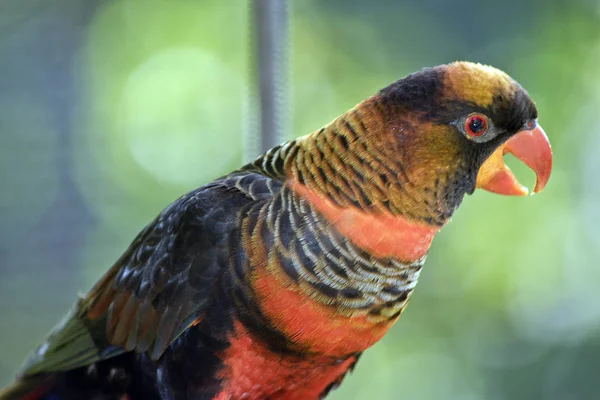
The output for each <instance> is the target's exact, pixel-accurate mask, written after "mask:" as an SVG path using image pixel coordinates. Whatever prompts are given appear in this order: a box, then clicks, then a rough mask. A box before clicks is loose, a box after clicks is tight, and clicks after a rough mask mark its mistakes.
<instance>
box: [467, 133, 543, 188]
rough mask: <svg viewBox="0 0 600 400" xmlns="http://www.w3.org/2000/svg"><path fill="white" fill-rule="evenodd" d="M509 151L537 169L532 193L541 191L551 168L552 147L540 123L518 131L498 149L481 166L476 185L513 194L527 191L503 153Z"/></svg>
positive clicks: (533, 168)
mask: <svg viewBox="0 0 600 400" xmlns="http://www.w3.org/2000/svg"><path fill="white" fill-rule="evenodd" d="M506 153H512V154H513V155H514V156H515V157H517V158H518V159H519V160H521V161H523V162H524V163H525V164H526V165H527V166H528V167H529V168H531V169H532V170H533V171H534V172H535V175H536V183H535V188H534V189H533V193H539V192H541V191H542V189H544V186H546V183H547V182H548V179H550V172H551V171H552V148H551V147H550V142H549V141H548V137H547V136H546V133H545V132H544V130H543V129H542V127H541V126H538V127H536V128H535V129H533V130H524V131H521V132H519V133H517V134H516V135H514V136H513V137H511V138H510V139H508V140H507V141H506V142H505V143H504V144H503V145H502V146H500V147H499V148H498V149H496V151H494V152H493V153H492V155H491V156H489V158H488V159H487V160H485V162H484V163H483V165H482V166H481V168H480V169H479V173H478V174H477V187H478V188H481V189H485V190H487V191H489V192H493V193H499V194H505V195H511V196H525V195H527V193H528V190H527V188H526V187H525V186H523V185H521V184H520V183H519V181H517V178H515V176H514V174H513V173H512V171H511V170H510V168H508V166H507V165H506V164H505V163H504V159H503V156H504V155H505V154H506ZM533 193H532V194H533Z"/></svg>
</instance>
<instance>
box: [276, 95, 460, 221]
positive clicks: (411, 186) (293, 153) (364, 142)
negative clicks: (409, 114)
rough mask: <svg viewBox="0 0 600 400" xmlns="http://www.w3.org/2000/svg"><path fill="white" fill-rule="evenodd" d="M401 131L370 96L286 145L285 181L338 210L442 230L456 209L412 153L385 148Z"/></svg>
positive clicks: (388, 146)
mask: <svg viewBox="0 0 600 400" xmlns="http://www.w3.org/2000/svg"><path fill="white" fill-rule="evenodd" d="M395 124H396V125H395ZM402 130H403V129H402V126H401V125H397V121H394V122H393V123H390V122H389V110H387V109H386V108H385V107H384V105H382V104H381V101H380V99H379V98H378V97H373V98H371V99H368V100H366V101H365V102H363V103H361V104H359V105H358V106H356V107H355V108H354V109H352V110H350V111H349V112H347V113H346V114H344V115H342V116H341V117H339V118H337V119H336V120H334V121H333V122H331V123H330V124H329V125H327V126H325V127H324V128H322V129H320V130H319V131H316V132H314V133H312V134H310V135H307V136H304V137H302V138H299V139H297V140H295V141H292V142H288V144H286V146H285V150H286V154H285V158H284V159H283V161H282V162H281V163H282V165H283V169H284V171H285V175H286V176H287V177H288V178H291V179H293V180H294V181H297V182H298V183H300V184H302V185H304V186H306V187H307V188H308V189H310V190H311V191H314V192H316V193H318V194H320V195H322V196H324V197H326V198H327V199H328V200H330V201H331V202H332V203H333V204H334V205H335V206H337V207H342V208H344V207H355V208H357V209H359V210H361V211H364V212H366V213H368V214H378V215H379V214H383V215H389V216H402V217H405V218H407V219H408V220H410V221H414V222H418V223H425V224H428V225H433V226H437V227H441V226H443V225H444V224H445V223H446V222H447V221H448V220H449V219H450V216H451V214H452V211H453V210H454V208H455V206H453V205H446V204H444V203H443V193H442V192H443V191H441V190H439V189H440V188H438V187H436V185H438V184H439V183H440V182H439V181H436V177H435V176H434V175H435V173H436V172H437V171H436V170H431V171H427V170H426V171H423V167H422V166H421V167H419V168H420V169H418V170H417V169H416V167H413V165H415V164H418V163H415V162H413V161H414V160H412V158H411V154H410V153H411V149H402V148H400V149H391V148H390V144H389V143H390V142H391V140H389V135H390V134H398V135H402V134H403V132H402ZM407 139H410V138H407ZM407 143H410V140H407ZM440 199H441V200H440Z"/></svg>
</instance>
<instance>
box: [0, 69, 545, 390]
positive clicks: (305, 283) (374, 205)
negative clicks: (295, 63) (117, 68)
mask: <svg viewBox="0 0 600 400" xmlns="http://www.w3.org/2000/svg"><path fill="white" fill-rule="evenodd" d="M537 117H538V115H537V110H536V107H535V105H534V103H533V101H532V100H531V99H530V97H529V95H528V94H527V92H526V91H525V90H524V89H523V88H522V87H521V86H520V85H519V84H518V83H517V82H515V81H514V80H513V79H512V78H510V77H509V76H508V75H506V74H505V73H504V72H501V71H499V70H497V69H495V68H492V67H488V66H483V65H479V64H473V63H468V62H456V63H453V64H448V65H441V66H437V67H434V68H427V69H424V70H422V71H420V72H417V73H415V74H412V75H409V76H407V77H405V78H404V79H401V80H399V81H397V82H395V83H393V84H392V85H390V86H388V87H386V88H384V89H383V90H381V91H380V92H379V93H377V94H376V95H374V96H372V97H370V98H368V99H367V100H365V101H363V102H361V103H360V104H358V105H357V106H356V107H354V108H353V109H351V110H350V111H348V112H347V113H345V114H344V115H342V116H340V117H339V118H337V119H335V120H334V121H333V122H331V123H330V124H328V125H327V126H325V127H324V128H322V129H320V130H318V131H316V132H314V133H312V134H309V135H306V136H303V137H300V138H298V139H296V140H292V141H289V142H286V143H284V144H282V145H280V146H277V147H275V148H273V149H271V150H269V151H267V152H266V153H265V154H263V155H262V156H260V157H259V158H257V159H256V161H254V162H253V163H251V164H248V165H246V166H243V167H241V168H240V169H238V170H236V171H233V172H231V173H230V174H228V175H225V176H223V177H221V178H218V179H216V180H214V181H213V182H211V183H209V184H207V185H205V186H202V187H200V188H198V189H196V190H194V191H192V192H190V193H188V194H186V195H184V196H182V197H180V198H179V199H177V200H175V202H173V203H172V204H171V205H169V206H168V207H167V208H166V209H164V210H163V211H162V212H161V213H160V214H159V215H158V216H157V217H156V218H155V219H154V221H152V222H150V224H148V225H147V226H146V227H145V228H144V229H143V230H142V231H141V232H140V233H139V234H138V236H137V237H136V238H135V239H134V240H133V242H132V243H131V245H130V246H129V248H128V249H127V250H126V251H125V253H124V254H123V255H122V256H121V258H119V259H118V260H117V261H116V263H115V264H114V265H113V266H112V267H111V268H110V269H109V270H108V271H107V272H106V273H105V275H104V276H103V277H102V278H101V279H100V280H99V281H98V283H97V284H96V285H95V286H94V287H93V288H92V289H91V290H90V291H89V292H88V293H87V295H85V297H83V298H81V299H79V301H77V303H76V304H75V306H74V308H73V309H72V310H71V312H70V313H69V314H68V315H67V316H66V317H65V318H64V319H63V321H62V322H61V323H60V324H59V325H58V326H57V327H56V328H55V330H54V331H53V332H52V333H51V334H50V335H49V337H48V339H47V340H46V342H45V343H44V344H42V345H41V346H40V347H39V348H38V349H37V350H36V351H35V352H34V353H33V354H32V355H31V357H30V358H29V360H28V361H27V362H26V364H25V366H24V368H23V370H22V372H21V374H20V376H19V377H18V379H17V381H16V383H15V384H13V386H11V387H9V388H7V389H5V391H4V392H2V393H0V399H28V400H36V399H47V400H50V399H53V400H67V399H92V398H93V399H129V400H136V399H144V400H152V399H218V400H224V399H241V398H244V399H250V400H252V399H267V398H268V399H318V398H323V397H324V396H326V395H327V393H328V392H329V391H330V390H331V389H332V388H334V387H336V386H337V385H339V384H340V383H341V382H342V379H343V378H344V376H345V375H346V374H347V373H348V371H350V370H352V368H354V365H355V364H356V362H357V360H358V358H359V356H360V354H361V353H362V352H363V351H365V350H367V349H368V348H369V347H370V346H372V345H373V344H374V343H376V342H377V341H378V340H379V339H381V338H382V337H383V335H385V333H386V332H387V331H388V329H389V328H390V327H391V326H392V325H393V324H394V322H396V320H397V319H398V318H399V317H400V315H401V314H402V311H403V310H404V308H405V307H406V304H407V302H408V300H409V298H410V296H411V295H412V292H413V289H414V287H415V285H416V283H417V278H418V276H419V272H420V271H421V267H422V266H423V264H424V262H425V258H426V255H427V252H428V251H429V246H430V244H431V241H432V239H433V237H434V236H435V234H436V233H437V232H438V231H439V230H440V229H441V228H442V227H443V226H444V225H445V224H446V222H448V221H449V219H450V217H451V216H452V214H453V212H454V210H456V208H457V207H458V206H459V205H460V203H461V201H462V199H463V197H464V195H465V194H471V193H473V191H474V190H475V189H476V188H483V189H486V190H489V191H492V192H496V193H500V194H506V195H524V194H526V193H527V189H526V188H524V187H523V186H521V185H520V184H519V182H518V181H517V180H516V178H515V177H514V175H513V174H512V173H511V172H510V169H508V167H507V166H506V165H505V164H504V161H503V158H502V156H503V155H504V154H505V153H507V152H510V153H512V154H514V155H515V156H516V157H517V158H518V159H520V160H522V161H523V162H524V163H525V164H527V165H528V166H529V167H530V168H532V169H533V170H534V171H535V173H536V176H537V183H536V185H535V188H534V192H539V191H541V190H542V189H543V188H544V186H545V185H546V182H547V181H548V179H549V176H550V171H551V168H552V151H551V148H550V144H549V142H548V139H547V137H546V135H545V134H544V131H543V130H542V128H541V127H540V126H539V125H538V124H537ZM484 228H485V227H482V229H484Z"/></svg>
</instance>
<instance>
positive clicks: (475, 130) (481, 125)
mask: <svg viewBox="0 0 600 400" xmlns="http://www.w3.org/2000/svg"><path fill="white" fill-rule="evenodd" d="M487 128H488V123H487V119H485V117H483V116H481V115H472V116H470V117H469V118H467V120H466V121H465V131H466V132H467V134H468V135H469V136H473V137H478V136H481V135H483V134H484V133H485V132H486V131H487Z"/></svg>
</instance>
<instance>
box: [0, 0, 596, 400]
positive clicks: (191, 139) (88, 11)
mask: <svg viewBox="0 0 600 400" xmlns="http://www.w3.org/2000/svg"><path fill="white" fill-rule="evenodd" d="M249 13H250V5H249V4H248V3H247V2H246V1H242V0H236V1H234V0H228V1H224V0H221V1H218V0H196V1H183V0H178V1H176V0H170V1H167V0H162V1H161V0H145V1H141V0H140V1H133V0H131V1H121V0H113V1H106V0H105V1H100V0H53V1H43V0H3V1H2V2H0V221H1V223H0V332H1V336H0V385H3V384H6V383H8V382H9V381H10V380H11V379H13V376H14V374H15V373H16V372H17V370H18V368H19V366H20V365H21V363H22V361H23V359H24V357H25V356H26V354H27V353H28V352H29V351H30V350H31V349H33V347H34V346H35V345H36V344H38V343H39V342H40V341H41V340H42V339H43V338H44V336H45V334H46V333H47V332H48V331H49V330H50V329H51V328H52V327H53V325H54V324H55V323H56V322H57V321H58V320H59V318H60V317H61V316H62V315H63V314H64V313H65V312H66V311H67V310H68V309H69V308H70V307H71V305H72V304H73V302H74V300H75V299H76V296H77V294H78V293H81V292H82V291H85V290H87V289H88V288H89V287H90V286H91V285H92V284H93V283H94V282H95V280H96V279H98V278H99V277H100V275H101V274H102V273H103V272H104V271H105V270H106V269H107V268H108V267H109V266H110V265H111V264H112V262H113V261H114V260H115V259H116V258H117V257H118V256H119V255H120V253H121V252H122V251H123V250H124V249H125V248H126V246H127V245H128V243H129V241H130V240H131V239H132V238H133V237H134V236H135V234H136V233H137V232H138V231H139V230H140V229H141V228H142V227H143V226H144V225H145V223H146V222H148V221H149V220H150V219H151V218H153V217H154V216H155V215H156V214H157V213H158V212H159V211H160V210H161V209H162V208H163V207H164V206H166V205H167V204H168V203H169V202H170V201H172V200H173V199H174V198H176V197H178V196H179V195H180V194H182V193H184V192H186V191H188V190H190V189H192V188H195V187H197V186H200V185H201V184H203V183H206V182H208V181H209V180H211V179H212V178H214V177H216V176H218V175H220V174H223V173H225V172H228V171H230V170H232V169H234V168H236V167H237V166H239V165H241V163H242V162H244V161H247V160H248V157H250V156H252V157H253V156H254V155H256V154H251V153H252V150H251V146H250V145H251V143H252V142H253V140H254V139H255V138H253V137H252V129H251V126H252V121H253V120H254V119H255V117H254V116H253V115H252V112H251V110H252V109H253V105H252V104H251V101H249V99H250V97H249V96H248V92H249V90H250V89H249V88H251V87H252V84H251V80H249V70H250V66H249V62H250V59H251V58H250V54H249V47H250V46H249V39H248V34H249V32H250V31H251V27H250V25H249V24H250V17H249ZM290 17H291V21H290V22H291V30H290V32H291V36H290V37H291V54H290V58H289V65H290V68H291V71H290V77H291V79H290V82H289V85H288V87H289V88H290V93H291V94H290V98H291V110H290V113H289V116H290V120H289V124H288V125H289V127H290V129H289V130H290V134H289V136H290V137H293V136H299V135H303V134H306V133H309V132H311V131H313V130H315V129H317V128H319V127H320V126H322V125H324V124H325V123H327V122H329V121H330V120H331V119H333V118H334V117H336V116H337V115H339V114H341V113H343V112H344V111H346V110H347V109H349V108H350V107H352V106H353V105H354V104H356V103H357V102H359V101H361V100H362V99H364V98H366V97H368V96H370V95H371V94H373V93H375V92H376V91H377V90H378V89H380V88H381V87H383V86H386V85H387V84H389V83H391V82H393V81H395V80H397V79H398V78H400V77H403V76H404V75H406V74H408V73H411V72H413V71H416V70H418V69H420V68H422V67H424V66H431V65H436V64H441V63H446V62H451V61H454V60H458V59H460V60H471V61H478V62H483V63H488V64H492V65H494V66H496V67H498V68H501V69H503V70H505V71H507V72H508V73H509V74H511V75H512V76H513V77H514V78H515V79H517V80H518V81H520V82H521V84H522V85H523V86H524V87H525V88H527V89H528V90H529V92H530V94H531V95H532V97H533V98H534V100H535V101H536V102H537V105H538V108H539V112H540V123H541V124H542V126H543V127H544V128H545V130H546V132H547V133H548V136H549V137H550V140H551V142H552V144H553V148H554V154H555V156H554V157H555V159H554V162H555V167H554V171H553V176H552V178H551V180H550V183H549V185H548V187H547V188H546V190H545V191H544V192H543V193H542V194H541V195H538V196H535V197H533V198H531V197H529V198H507V197H501V196H495V195H491V194H488V193H483V192H477V193H475V194H474V195H473V196H468V197H467V198H466V199H465V201H464V203H463V205H462V207H461V208H460V210H459V211H458V212H457V213H456V214H455V217H454V219H453V222H452V223H451V224H449V225H448V226H447V227H446V228H444V230H443V231H442V233H441V234H440V235H439V236H438V237H437V238H436V240H435V241H434V244H433V248H432V251H431V253H430V257H429V259H428V262H427V266H426V267H425V269H424V270H423V273H422V274H421V280H420V283H419V285H418V287H417V290H416V292H415V295H414V296H413V298H412V301H411V305H410V306H409V307H408V309H407V311H406V312H405V313H404V315H403V317H402V318H401V320H400V322H399V323H398V324H397V325H396V326H395V327H394V328H393V329H392V330H391V332H390V333H389V334H388V335H387V336H386V337H385V338H384V340H383V341H382V342H380V343H379V344H377V345H376V346H374V347H373V348H372V349H371V350H370V351H367V352H366V354H365V355H364V356H363V358H362V360H361V362H360V363H359V364H358V367H357V369H356V370H355V372H354V373H353V374H351V375H350V376H349V377H348V378H347V379H346V381H345V383H344V385H342V386H341V388H340V389H338V390H337V391H335V392H334V394H333V395H332V396H331V398H333V399H338V400H339V399H417V400H426V399H427V400H428V399H457V400H475V399H490V400H500V399H548V400H563V399H598V398H600V379H599V374H600V292H599V290H598V289H599V288H600V265H599V264H600V263H599V262H598V260H599V259H600V187H599V186H598V180H599V177H600V141H599V140H598V139H599V138H600V127H599V125H598V120H597V117H598V115H599V114H600V3H599V2H598V0H570V1H567V0H563V1H521V0H507V1H495V2H481V1H477V0H459V1H451V2H450V1H446V0H427V1H421V2H408V1H395V0H387V1H376V2H375V1H373V2H368V1H349V0H327V1H317V0H291V1H290ZM513 165H515V167H514V169H516V172H517V174H518V175H519V177H520V178H522V180H524V181H525V183H527V184H529V186H530V187H531V185H532V184H533V179H534V177H533V175H532V173H531V172H529V171H527V170H526V169H525V168H524V167H522V166H521V165H520V164H517V163H513Z"/></svg>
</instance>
